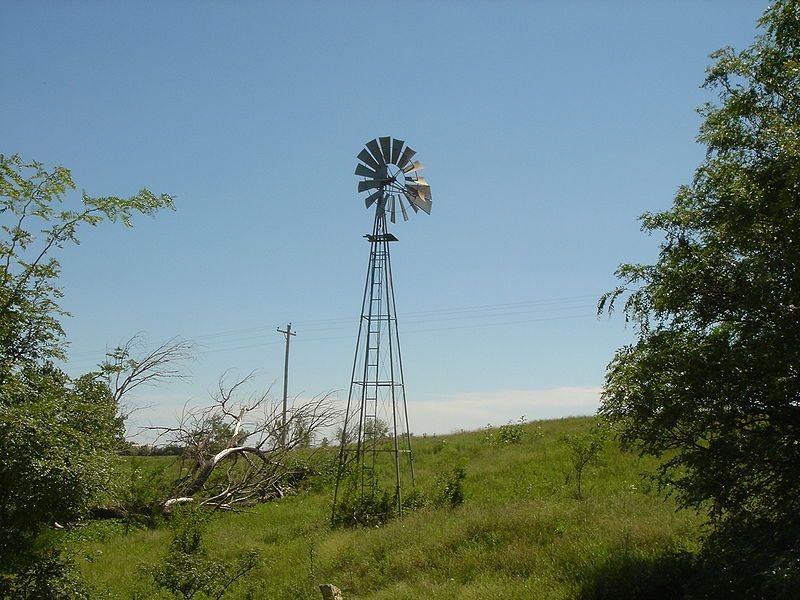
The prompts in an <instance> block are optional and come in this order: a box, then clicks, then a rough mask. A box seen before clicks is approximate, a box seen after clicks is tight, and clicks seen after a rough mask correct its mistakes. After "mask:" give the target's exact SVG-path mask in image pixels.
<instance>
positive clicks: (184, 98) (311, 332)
mask: <svg viewBox="0 0 800 600" xmlns="http://www.w3.org/2000/svg"><path fill="white" fill-rule="evenodd" d="M764 8H766V2H760V1H757V0H748V1H733V0H727V1H722V0H719V1H711V0H708V1H671V2H667V1H651V2H634V1H621V0H620V1H613V2H612V1H611V0H607V1H597V2H588V1H587V2H577V1H572V2H570V1H566V0H564V1H560V2H556V1H551V2H544V1H541V2H536V1H530V2H488V1H487V2H449V1H439V2H430V3H424V2H416V1H407V2H403V3H396V2H393V3H389V2H381V1H373V2H310V1H298V2H231V3H218V2H202V1H201V2H175V1H167V2H145V1H143V2H92V1H88V0H87V1H83V2H76V1H73V2H37V1H25V2H22V1H13V0H10V1H6V2H3V3H0V22H1V23H2V26H1V27H2V38H3V46H4V50H3V52H2V53H0V91H2V94H0V108H2V110H0V153H3V154H13V153H19V154H21V155H22V156H23V158H25V159H28V160H37V161H41V162H43V163H45V164H46V165H49V166H55V165H63V166H65V167H67V168H69V169H71V170H72V174H73V178H74V179H75V181H76V183H77V185H78V190H79V191H83V190H85V191H86V192H87V193H89V194H90V195H94V196H104V195H119V196H129V195H132V194H134V193H136V192H137V191H138V190H140V189H141V188H142V187H147V188H149V189H151V190H152V191H154V192H156V193H169V194H172V195H173V196H174V197H175V202H176V207H177V210H176V211H175V212H164V213H160V214H158V215H157V216H156V217H154V218H149V217H140V218H137V219H135V226H134V227H133V228H132V229H125V228H123V227H121V226H119V225H114V224H104V225H101V226H100V227H97V228H96V229H92V228H90V229H88V230H85V231H83V232H82V233H81V242H82V243H81V244H80V245H79V246H75V247H69V248H65V249H64V251H63V252H62V253H61V254H60V255H59V259H60V261H61V263H62V278H61V285H62V287H63V291H64V299H63V306H64V308H66V309H67V310H68V311H69V312H70V313H72V316H71V317H70V318H68V319H66V320H65V322H64V326H65V330H66V333H67V338H68V340H69V342H70V350H69V352H70V359H69V361H68V362H67V363H66V365H65V369H66V370H67V371H68V372H69V373H71V374H73V375H77V374H80V373H83V372H86V371H89V370H92V369H93V368H94V366H95V365H96V364H97V363H98V362H100V361H101V360H102V358H103V355H104V353H105V351H106V350H107V349H110V348H113V347H115V346H117V345H119V344H121V343H124V342H125V341H126V340H127V339H129V338H130V337H131V336H133V335H139V336H141V337H142V339H143V340H144V341H145V344H146V345H149V346H153V345H155V344H158V343H160V342H163V341H164V340H167V339H170V338H173V337H175V336H179V337H181V338H183V339H187V340H190V341H192V342H193V343H194V357H193V359H192V360H191V361H190V362H189V363H188V364H187V365H186V370H187V374H188V375H189V376H188V377H187V378H186V379H184V380H182V381H179V382H173V383H170V384H168V385H161V386H158V387H151V388H147V389H141V388H140V390H139V391H137V393H136V394H135V395H134V396H133V397H132V398H131V399H130V402H131V403H132V404H133V405H135V406H139V407H141V408H142V409H141V410H139V411H138V412H136V413H135V414H134V415H133V416H132V417H131V420H130V422H129V425H130V430H131V433H135V432H136V430H137V428H138V427H140V426H143V425H148V424H171V423H172V422H174V420H175V418H176V416H177V415H178V414H179V413H180V412H181V410H182V408H183V407H184V406H185V405H187V403H188V405H189V406H197V405H202V404H206V403H208V401H209V392H210V391H212V390H213V389H214V388H215V386H216V384H217V381H218V379H219V377H220V376H221V375H222V374H224V373H227V374H228V375H227V376H228V378H229V380H230V379H231V378H236V377H241V376H244V375H246V374H248V373H249V372H251V371H253V370H256V371H257V377H256V379H255V380H253V383H252V385H251V388H250V391H253V392H255V391H257V390H258V389H262V388H266V387H269V386H272V392H273V395H274V396H275V397H276V398H279V397H280V395H281V393H282V386H283V379H282V378H283V360H284V341H283V335H282V334H280V333H278V332H277V331H276V329H277V328H279V327H280V328H284V327H285V325H286V324H287V323H289V322H291V323H292V328H293V329H294V330H296V331H297V336H296V337H293V338H292V342H291V350H290V373H289V386H288V387H289V395H290V396H292V397H297V398H298V400H302V399H303V398H308V397H311V396H314V395H318V394H324V393H328V392H332V393H333V394H334V396H335V397H336V398H338V400H339V401H340V402H342V401H344V400H346V395H347V394H346V390H347V387H348V381H349V378H350V373H351V369H352V361H353V352H354V349H355V343H356V335H357V328H358V321H359V314H360V308H361V296H362V293H363V289H364V275H365V271H366V265H367V259H368V252H369V245H368V244H367V242H366V241H365V240H364V238H363V237H362V236H363V235H364V234H365V233H367V232H368V231H370V229H371V224H372V218H373V216H372V214H371V213H370V212H369V211H367V210H365V208H364V203H363V196H364V195H363V194H359V193H358V192H357V190H356V185H357V182H358V178H357V177H355V176H354V175H353V170H354V168H355V166H356V163H357V160H356V155H357V154H358V152H359V151H360V150H361V149H362V147H363V146H364V144H365V143H366V142H367V141H369V140H371V139H373V138H375V137H378V136H383V135H389V136H393V137H397V138H401V139H403V140H406V142H407V143H408V144H409V145H410V146H412V147H413V148H414V149H415V150H417V153H418V156H417V158H419V160H421V161H422V162H423V163H424V164H425V166H426V169H425V172H424V175H425V177H426V179H427V180H428V182H429V183H430V185H431V189H432V195H433V211H432V214H431V215H430V216H427V215H425V214H423V213H419V214H416V215H412V216H411V218H410V220H409V221H408V222H407V223H403V222H400V223H398V224H397V225H394V226H391V227H390V229H391V231H392V232H393V233H394V234H395V235H396V236H397V237H398V238H399V242H398V243H396V244H394V245H393V247H392V266H393V273H394V285H395V293H396V303H397V311H398V324H399V330H400V339H401V346H402V353H403V362H404V373H405V386H406V393H407V398H408V403H409V404H408V413H409V421H410V428H411V430H412V431H413V432H415V433H447V432H451V431H455V430H459V429H476V428H479V427H483V426H486V425H487V424H489V423H491V424H494V425H499V424H503V423H505V422H508V421H511V420H517V419H519V418H522V417H524V418H525V419H528V420H531V419H542V418H555V417H562V416H568V415H578V414H592V413H593V412H594V411H595V410H596V408H597V406H598V401H599V394H600V391H601V388H602V384H603V378H604V372H605V368H606V366H607V364H608V363H609V361H610V360H611V358H612V357H613V355H614V352H615V350H616V349H617V348H619V347H620V346H622V345H624V344H627V343H631V342H632V341H633V340H634V332H633V331H632V330H631V329H630V328H629V327H626V326H625V322H624V319H623V318H622V316H620V315H615V316H614V317H612V318H610V319H609V318H600V319H598V318H597V316H596V314H595V312H596V311H595V306H596V302H597V299H598V297H599V296H600V295H601V294H602V293H603V292H605V291H608V290H610V289H612V288H614V287H615V285H616V280H615V278H614V271H615V269H616V267H617V266H618V265H619V264H620V263H622V262H649V261H653V260H654V259H655V258H656V256H657V252H658V244H659V241H660V240H659V239H658V237H657V236H647V235H646V234H644V233H642V232H641V231H640V229H639V223H638V221H637V218H638V216H639V215H641V214H642V213H643V212H645V211H657V210H664V209H667V208H669V206H670V205H671V202H672V198H673V197H674V194H675V192H676V190H677V188H678V186H679V185H681V184H685V183H688V182H690V181H691V178H692V174H693V171H694V169H695V168H696V167H697V166H698V165H699V163H700V161H701V160H702V159H703V156H704V149H703V147H702V146H700V145H698V144H697V143H696V142H695V137H696V135H697V128H698V126H699V124H700V117H699V116H698V114H697V113H696V110H695V109H696V108H697V107H698V106H700V105H702V104H703V103H704V102H707V101H713V100H714V97H713V95H712V94H711V93H710V92H709V91H708V90H704V89H702V88H701V85H702V82H703V78H704V71H705V68H706V67H707V66H708V65H709V64H710V59H709V57H708V55H709V54H710V53H711V52H713V51H714V50H716V49H717V48H720V47H723V46H726V45H730V46H733V47H735V48H738V49H742V48H744V47H746V46H748V45H749V44H750V43H751V41H752V39H753V37H754V35H755V33H756V21H757V19H758V18H759V16H760V14H761V13H762V12H763V10H764ZM77 199H78V195H73V196H71V197H70V200H72V201H75V200H77ZM139 439H142V438H141V437H140V438H139Z"/></svg>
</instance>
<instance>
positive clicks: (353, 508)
mask: <svg viewBox="0 0 800 600" xmlns="http://www.w3.org/2000/svg"><path fill="white" fill-rule="evenodd" d="M396 504H397V502H396V501H395V499H394V498H393V497H392V496H391V495H390V494H389V492H387V491H386V490H381V489H379V488H378V487H377V486H375V487H373V488H372V490H371V491H370V492H368V493H359V492H358V491H357V490H356V491H353V492H348V493H346V494H345V495H344V497H342V498H340V499H339V501H338V502H337V503H336V511H335V512H334V514H333V519H332V524H333V525H334V526H337V525H338V526H344V527H359V526H361V527H380V526H381V525H383V524H385V523H386V522H387V521H389V519H391V518H393V517H394V516H395V515H396V513H397V510H396Z"/></svg>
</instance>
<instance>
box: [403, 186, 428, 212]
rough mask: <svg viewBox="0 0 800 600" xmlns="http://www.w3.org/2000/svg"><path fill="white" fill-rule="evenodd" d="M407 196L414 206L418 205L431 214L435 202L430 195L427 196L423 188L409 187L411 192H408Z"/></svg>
mask: <svg viewBox="0 0 800 600" xmlns="http://www.w3.org/2000/svg"><path fill="white" fill-rule="evenodd" d="M406 198H408V199H409V202H411V204H412V205H413V206H417V207H419V208H421V209H422V210H424V211H425V212H426V213H428V214H431V205H432V204H433V203H432V202H431V199H430V196H426V195H425V193H424V191H423V190H421V189H419V190H418V189H413V188H409V193H408V194H406Z"/></svg>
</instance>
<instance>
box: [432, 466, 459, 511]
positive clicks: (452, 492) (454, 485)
mask: <svg viewBox="0 0 800 600" xmlns="http://www.w3.org/2000/svg"><path fill="white" fill-rule="evenodd" d="M466 478H467V470H466V468H465V467H464V465H458V466H457V467H455V468H454V469H453V470H452V471H451V472H450V473H449V474H448V475H446V476H442V477H440V478H439V479H437V485H436V487H437V493H436V496H435V498H436V500H435V502H436V505H437V506H442V507H449V508H456V507H457V506H461V505H462V504H463V503H464V480H465V479H466Z"/></svg>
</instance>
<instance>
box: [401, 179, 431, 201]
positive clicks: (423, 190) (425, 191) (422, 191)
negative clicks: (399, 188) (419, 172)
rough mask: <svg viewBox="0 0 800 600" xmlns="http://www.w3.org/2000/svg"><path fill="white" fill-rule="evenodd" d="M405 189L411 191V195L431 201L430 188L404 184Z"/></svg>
mask: <svg viewBox="0 0 800 600" xmlns="http://www.w3.org/2000/svg"><path fill="white" fill-rule="evenodd" d="M406 188H408V189H410V190H412V193H413V194H417V195H419V196H421V197H422V198H425V199H427V200H430V199H431V186H429V185H428V184H427V183H425V184H414V183H406Z"/></svg>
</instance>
